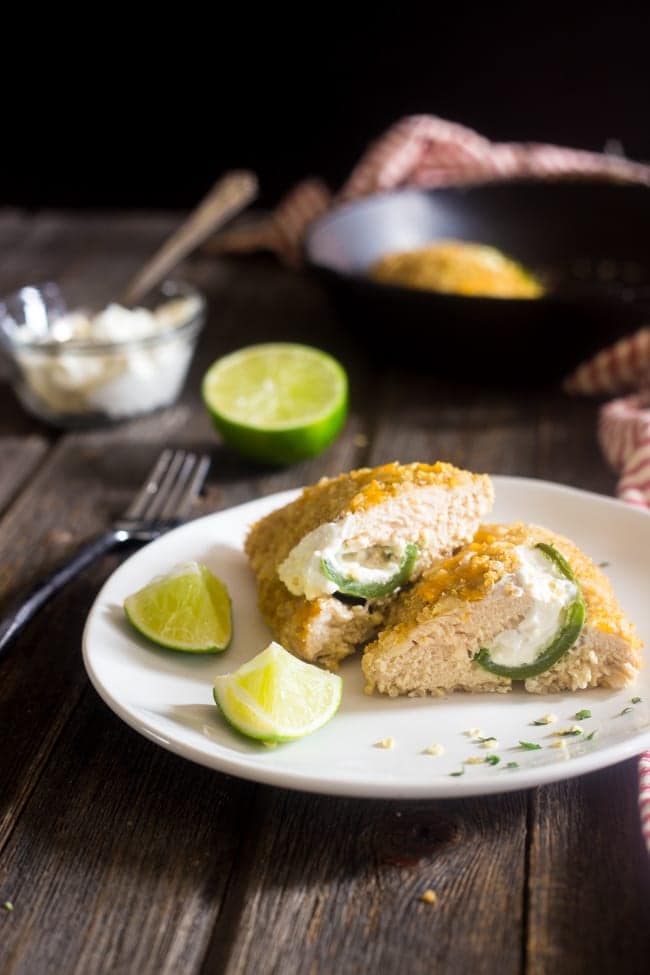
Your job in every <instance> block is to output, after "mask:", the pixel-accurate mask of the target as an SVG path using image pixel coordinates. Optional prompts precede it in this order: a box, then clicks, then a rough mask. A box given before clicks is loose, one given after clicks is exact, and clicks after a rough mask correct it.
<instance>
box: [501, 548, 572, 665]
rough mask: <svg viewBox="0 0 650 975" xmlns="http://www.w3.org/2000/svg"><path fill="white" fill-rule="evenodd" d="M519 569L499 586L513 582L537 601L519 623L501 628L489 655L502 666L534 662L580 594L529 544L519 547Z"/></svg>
mask: <svg viewBox="0 0 650 975" xmlns="http://www.w3.org/2000/svg"><path fill="white" fill-rule="evenodd" d="M516 552H517V555H518V557H519V568H518V569H517V571H516V572H514V573H512V574H511V575H508V576H506V577H505V579H503V580H502V581H501V583H500V585H508V584H509V585H511V586H515V587H517V588H519V589H520V590H521V591H522V593H523V592H526V593H528V594H529V595H530V596H532V598H533V600H534V603H533V606H532V608H531V610H530V611H529V612H528V613H527V614H526V616H525V617H524V618H523V620H522V621H521V623H519V625H518V626H516V627H514V628H512V629H507V630H502V632H501V633H499V634H498V635H497V636H496V637H494V639H493V640H492V641H491V643H490V646H489V648H488V649H489V651H490V658H491V660H492V661H493V663H495V664H499V665H501V666H503V667H521V666H524V665H525V664H531V663H533V662H534V661H535V660H536V658H537V657H538V656H539V653H540V651H541V650H543V649H545V648H546V647H547V646H548V645H549V644H550V643H551V642H552V640H553V639H554V638H555V636H556V634H557V632H558V630H559V629H560V626H561V624H562V619H563V615H564V612H565V610H566V608H567V606H568V605H569V603H571V602H572V601H573V600H574V599H575V598H576V596H577V593H578V587H577V586H576V585H575V583H574V582H572V581H571V580H570V579H567V578H566V576H564V575H562V573H561V572H560V570H559V568H558V567H557V565H556V564H555V562H553V560H552V559H549V558H548V556H546V555H544V553H543V552H542V551H540V549H537V548H531V547H529V546H527V545H519V546H517V548H516Z"/></svg>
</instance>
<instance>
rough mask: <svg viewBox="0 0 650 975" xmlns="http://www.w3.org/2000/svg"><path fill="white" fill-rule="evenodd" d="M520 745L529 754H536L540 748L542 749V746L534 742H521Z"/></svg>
mask: <svg viewBox="0 0 650 975" xmlns="http://www.w3.org/2000/svg"><path fill="white" fill-rule="evenodd" d="M519 744H520V745H521V747H522V748H525V749H526V751H528V752H536V751H537V749H538V748H541V747H542V746H541V745H538V744H537V743H536V742H534V741H520V742H519Z"/></svg>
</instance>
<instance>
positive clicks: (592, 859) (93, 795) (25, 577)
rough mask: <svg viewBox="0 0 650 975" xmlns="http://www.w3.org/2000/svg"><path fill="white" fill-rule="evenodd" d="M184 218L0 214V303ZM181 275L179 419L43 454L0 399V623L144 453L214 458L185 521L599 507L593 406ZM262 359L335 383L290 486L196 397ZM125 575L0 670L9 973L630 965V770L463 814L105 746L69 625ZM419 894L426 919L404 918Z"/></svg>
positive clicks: (104, 509) (248, 270)
mask: <svg viewBox="0 0 650 975" xmlns="http://www.w3.org/2000/svg"><path fill="white" fill-rule="evenodd" d="M176 220H177V216H176V215H174V214H161V215H158V216H156V217H153V218H148V217H147V218H144V217H143V216H142V215H140V214H124V215H121V216H119V217H117V218H112V217H111V218H109V217H108V216H107V215H105V214H87V215H84V216H81V217H75V218H74V219H72V220H71V219H70V218H69V217H67V216H66V215H65V214H45V215H42V216H39V217H37V218H30V219H26V218H25V216H24V215H23V214H21V213H15V212H14V213H10V214H0V248H2V253H3V257H4V258H6V262H5V263H3V266H2V268H0V291H2V292H4V291H6V290H8V289H9V288H10V287H14V286H15V285H16V284H20V283H24V281H25V280H35V277H56V278H57V279H59V280H61V281H63V282H64V283H72V282H75V281H78V280H83V281H85V282H88V283H89V284H90V285H93V282H94V286H95V288H96V293H97V294H100V293H101V289H102V288H103V289H104V292H105V293H106V295H107V296H108V295H109V294H112V293H114V291H115V290H116V289H119V286H120V284H121V282H122V280H125V279H126V278H128V276H129V275H130V273H131V272H132V270H133V269H134V267H136V266H137V264H138V263H139V262H140V261H141V260H143V259H144V257H146V256H147V254H148V253H150V252H151V251H152V250H153V249H154V248H155V246H156V244H157V243H158V242H159V241H160V240H161V239H162V238H163V237H164V236H165V234H166V233H168V231H169V229H170V228H171V227H172V226H173V225H174V223H175V221H176ZM182 274H183V275H184V276H186V277H188V278H189V279H190V280H192V281H193V282H194V283H195V284H196V285H197V286H199V287H200V288H201V289H202V290H204V291H205V292H206V294H207V295H208V298H209V301H210V315H209V318H208V322H207V325H206V328H205V330H204V332H203V334H202V336H201V340H200V343H199V348H198V350H197V355H196V358H195V361H194V363H193V366H192V369H191V372H190V376H189V379H188V383H187V387H186V390H185V393H184V395H183V398H182V400H181V402H180V403H179V404H178V405H177V406H175V407H174V408H172V409H170V410H166V411H163V412H161V413H159V414H156V415H154V416H151V417H147V418H143V419H141V420H138V421H135V422H133V423H130V424H127V425H124V426H122V427H117V428H108V429H105V430H100V431H94V432H89V433H84V434H71V435H66V436H64V437H63V438H62V439H61V441H60V443H59V445H58V446H57V447H56V448H55V449H54V450H52V451H51V452H50V454H49V455H47V456H46V455H45V453H44V450H45V447H44V446H43V449H42V450H41V452H40V453H38V450H39V449H40V448H38V447H37V446H35V445H38V444H41V445H45V444H46V443H47V442H48V440H53V439H54V438H55V437H56V434H55V433H52V432H47V431H45V430H44V428H42V427H41V426H40V425H39V424H38V423H36V422H35V421H31V420H30V419H29V418H27V417H25V416H23V414H22V413H21V412H20V411H19V410H18V408H17V406H16V405H15V403H14V401H13V400H12V399H11V394H10V393H9V391H8V390H7V388H6V386H0V434H2V433H6V434H7V435H8V436H14V437H18V436H19V435H24V436H27V435H28V434H30V433H32V434H35V435H36V436H37V437H39V438H40V439H37V440H33V441H30V440H26V439H20V440H16V441H12V443H14V444H15V449H16V451H17V454H16V456H19V455H20V457H22V458H23V460H19V461H15V462H12V468H13V470H14V472H15V471H16V470H19V469H20V465H21V464H24V465H26V466H25V467H24V468H23V470H24V472H27V471H28V469H30V464H32V461H33V465H34V467H33V468H32V469H35V476H34V477H33V478H31V477H30V476H29V474H27V476H26V477H25V475H24V474H20V473H19V475H18V476H16V474H15V473H14V474H13V475H11V478H10V479H9V480H8V479H7V478H9V475H6V474H5V470H4V469H1V472H0V500H1V499H2V496H3V490H4V491H5V499H6V500H11V498H12V497H13V503H11V505H10V507H9V509H8V513H7V515H6V516H5V518H4V520H3V521H2V522H0V609H1V606H2V602H3V600H4V599H5V598H6V597H7V595H8V594H9V593H10V592H13V591H15V590H16V589H17V588H19V587H20V586H22V585H24V584H27V583H29V582H30V581H31V580H33V579H34V578H36V577H37V576H38V575H39V574H41V573H42V572H43V571H45V570H46V569H47V568H48V567H49V566H51V565H52V564H53V563H54V562H55V561H57V560H58V559H59V558H61V557H63V556H64V555H65V554H66V553H67V552H68V551H69V550H70V549H71V548H72V547H73V546H74V545H76V544H77V543H78V542H79V541H80V540H81V539H82V538H84V537H86V536H87V535H89V534H92V533H93V532H95V531H97V530H99V529H100V528H101V527H103V526H104V525H105V524H106V522H107V520H109V519H110V517H111V516H112V515H114V514H115V513H117V512H119V511H120V510H121V509H122V508H123V507H124V506H125V504H126V503H127V501H128V499H129V498H130V496H131V494H132V492H133V491H134V490H135V489H136V488H137V486H138V485H139V483H140V481H141V479H142V477H143V476H144V474H145V472H146V470H147V469H148V467H149V465H150V464H151V462H152V460H153V458H154V457H155V455H156V454H157V452H158V450H159V448H160V446H161V445H162V444H165V445H168V444H171V445H176V444H178V445H180V446H187V447H192V448H195V449H199V450H208V451H210V452H211V454H212V457H213V470H212V473H211V477H210V482H209V485H208V491H207V493H206V496H205V498H204V499H203V500H202V502H201V505H200V507H199V509H198V513H203V512H205V511H209V510H216V509H217V508H223V507H227V506H229V505H231V504H234V503H237V502H239V501H244V500H248V499H250V498H252V497H256V496H259V495H262V494H267V493H271V492H273V491H276V490H282V489H283V488H286V487H289V486H294V485H298V484H300V483H308V482H311V481H313V480H315V479H316V478H317V477H319V476H321V475H322V474H333V473H337V472H338V471H339V470H343V469H346V468H349V467H352V466H357V465H358V464H360V463H365V462H369V463H373V464H374V463H381V462H384V461H388V460H393V459H400V460H402V461H408V460H416V459H423V460H434V459H439V458H440V459H447V460H451V461H453V462H455V463H458V464H462V465H465V466H469V467H472V468H474V469H481V470H491V471H493V472H497V473H516V474H526V475H533V476H540V477H546V478H548V479H551V480H560V481H564V482H565V483H570V484H576V485H577V486H580V487H585V488H588V489H591V490H602V491H608V492H609V491H611V490H612V488H613V484H614V480H615V478H614V475H613V474H612V473H611V472H610V471H608V470H607V468H606V466H605V465H604V463H603V461H602V459H601V457H600V454H599V451H598V447H597V444H596V440H595V424H596V407H595V405H594V404H592V403H589V402H580V401H573V400H569V399H566V398H564V397H562V396H561V395H560V394H559V393H557V392H556V391H532V390H531V391H527V392H525V393H523V392H521V393H517V392H514V391H511V390H505V389H501V390H499V389H493V390H488V389H477V388H473V387H462V386H457V385H452V384H449V383H446V382H444V381H441V380H438V379H434V378H429V377H423V376H420V377H417V376H412V375H406V374H403V373H401V372H389V373H383V372H382V371H380V370H377V369H376V368H374V367H372V366H371V365H369V364H368V363H366V362H365V357H364V354H363V350H362V349H360V348H359V347H358V346H356V345H355V344H354V343H353V342H351V341H350V339H349V337H348V335H347V334H346V332H345V330H344V329H343V328H342V327H341V326H340V325H339V324H337V322H336V321H335V319H334V318H333V316H332V313H331V310H330V309H329V307H328V305H327V303H326V302H325V301H324V300H323V297H322V295H321V293H320V290H319V287H318V286H317V285H316V284H315V283H314V282H313V281H312V280H311V279H309V278H306V277H304V278H303V277H301V276H296V275H295V274H293V273H292V272H288V271H284V270H281V269H279V268H278V267H277V265H276V264H275V263H274V262H272V261H270V260H260V261H253V262H244V261H238V260H230V261H219V262H215V261H213V260H206V259H205V258H203V257H198V258H197V259H195V260H193V261H191V262H189V263H188V264H187V265H186V266H185V267H184V268H183V269H182ZM269 339H297V340H302V341H309V342H312V343H313V344H317V345H321V346H323V347H325V348H329V349H330V350H331V351H332V352H334V353H335V354H336V355H338V356H339V357H340V358H341V359H342V361H343V362H344V363H345V365H346V367H347V368H348V369H349V371H350V373H351V376H352V379H353V386H352V414H351V418H350V421H349V424H348V427H347V429H346V432H345V435H344V436H343V437H342V438H341V439H340V440H339V441H338V443H337V444H336V445H334V446H333V447H332V448H330V450H329V451H327V452H326V453H325V454H323V455H322V456H321V457H320V458H318V459H317V460H316V461H314V462H311V463H305V464H302V465H297V466H296V467H294V468H290V469H288V470H286V471H269V470H264V469H262V468H259V467H258V466H256V465H254V464H250V463H247V462H244V461H242V460H240V459H238V458H236V457H235V456H233V455H232V454H231V453H230V451H229V450H228V449H227V448H225V447H224V446H223V445H221V444H220V442H219V438H218V437H217V435H216V434H215V432H214V431H213V429H212V427H211V425H210V421H209V419H208V417H207V415H206V413H205V411H204V410H203V408H202V406H201V403H200V395H199V382H200V378H201V376H202V374H203V372H204V371H205V369H206V368H207V365H208V364H209V363H210V362H211V361H212V360H213V359H214V358H216V357H217V356H218V355H220V354H222V353H224V352H227V351H229V350H230V349H232V348H235V347H237V346H240V345H242V344H245V343H249V342H252V341H258V340H269ZM12 404H13V410H14V412H13V414H12ZM358 436H362V437H365V438H367V439H368V441H369V443H368V446H367V447H366V446H364V443H363V440H355V438H356V437H358ZM5 443H9V441H5ZM1 446H2V445H1V443H0V447H1ZM7 456H8V455H7ZM25 457H27V458H29V459H28V460H24V458H25ZM16 465H17V466H16ZM39 465H40V466H39ZM21 478H22V479H23V483H24V487H23V489H22V493H20V494H18V496H17V497H16V491H17V486H18V484H19V482H20V480H21ZM3 485H8V487H7V488H3ZM116 564H117V559H116V558H115V557H111V558H107V559H106V560H104V562H103V563H102V564H101V565H98V566H96V567H95V568H94V569H92V570H91V571H89V572H88V573H87V574H86V575H84V577H83V578H82V579H80V580H78V582H77V583H75V584H74V585H73V586H72V587H71V588H70V589H69V590H68V591H67V592H65V593H62V594H61V595H60V596H59V598H58V599H57V600H56V601H55V602H54V603H53V604H52V605H51V606H50V607H48V608H47V609H46V610H44V611H43V613H42V614H41V616H40V618H39V619H38V620H37V621H35V622H34V624H33V625H32V626H31V627H30V629H29V630H28V631H26V632H25V634H24V635H23V636H22V637H21V638H20V640H19V641H18V642H17V644H16V646H15V647H14V649H13V652H12V654H11V655H10V657H9V658H8V659H7V660H6V661H5V662H4V663H3V674H2V678H3V679H2V681H1V682H0V712H1V713H2V716H3V728H8V729H9V733H8V735H9V740H10V743H11V747H10V748H6V747H5V748H4V749H2V750H0V782H2V789H0V848H2V847H4V851H3V857H2V860H1V861H0V864H1V866H0V902H1V901H3V900H5V899H9V900H12V901H13V902H14V905H15V909H14V911H13V913H11V914H8V913H6V912H5V913H3V914H2V915H1V916H0V923H2V924H3V931H2V936H0V968H2V970H3V971H5V970H7V971H15V972H25V973H29V975H31V973H32V972H40V971H51V970H52V971H53V970H56V971H64V970H65V971H71V972H79V973H82V972H83V973H85V972H90V973H93V972H104V971H111V972H113V971H115V972H131V971H135V970H137V971H142V972H143V973H145V975H146V973H147V972H159V971H161V972H172V971H174V972H175V971H184V972H185V971H187V972H192V971H198V970H201V971H204V972H206V973H207V972H223V971H227V972H248V971H254V970H260V971H264V972H266V971H269V972H271V971H273V972H281V973H283V975H284V972H287V971H311V972H330V971H332V970H340V971H345V972H347V971H350V972H357V971H358V972H364V971H367V970H368V969H369V968H372V969H374V968H380V969H381V970H382V971H385V972H386V973H387V975H389V973H391V972H397V971H399V972H404V971H409V972H411V971H413V972H416V973H417V972H419V971H431V970H437V971H444V972H451V973H456V972H458V973H463V975H464V973H465V972H466V971H474V970H476V971H478V972H489V973H492V972H494V971H500V972H501V971H503V972H504V975H507V973H509V972H519V971H520V970H522V967H524V968H525V969H526V970H528V971H530V972H532V973H534V975H537V973H538V972H539V973H546V972H548V971H550V970H551V968H553V969H554V972H555V973H560V975H561V973H562V972H567V973H568V975H569V973H570V975H572V973H573V972H574V971H577V972H579V971H583V970H585V971H586V970H589V971H608V970H611V969H612V968H613V966H614V964H616V965H617V966H619V965H620V967H621V968H622V969H624V970H625V971H630V972H636V971H641V970H644V971H645V970H647V966H646V968H643V969H642V968H641V967H639V965H640V963H641V962H642V961H643V960H644V959H647V957H649V956H650V945H649V944H648V942H647V939H646V938H645V935H644V931H645V928H644V925H643V921H642V916H641V912H642V911H643V906H644V904H647V897H648V889H647V872H646V871H645V868H646V867H647V861H646V858H645V855H644V851H643V850H642V849H641V847H640V839H639V832H638V816H637V811H636V796H635V771H634V765H633V763H628V764H627V765H625V766H621V767H618V768H616V769H613V770H611V771H609V772H603V773H599V774H597V775H593V776H589V777H586V778H582V779H579V780H575V781H571V782H567V783H563V784H560V785H558V786H550V787H547V788H545V789H540V790H535V791H534V792H533V793H530V794H512V795H510V796H505V797H501V798H498V797H497V798H491V799H485V800H472V801H467V802H462V803H461V802H458V803H455V802H444V803H396V802H391V803H382V802H363V801H353V800H343V799H324V798H321V797H311V796H304V795H297V794H292V793H287V792H283V791H281V790H272V789H267V788H264V787H256V786H251V785H247V784H245V783H238V782H236V781H234V780H229V779H226V778H224V777H222V776H219V775H216V774H214V773H211V772H208V771H205V770H202V769H199V768H197V767H194V766H191V765H189V764H187V763H184V762H182V761H181V760H180V759H177V758H175V757H174V756H170V755H168V754H166V753H164V752H162V751H161V750H160V749H157V748H156V747H155V746H153V745H151V744H150V743H147V742H146V741H144V740H143V739H141V738H139V737H138V736H136V735H135V734H134V733H132V732H130V731H129V730H128V729H126V728H125V727H124V726H122V725H121V724H120V722H119V721H118V720H117V719H116V718H115V717H113V716H112V715H111V714H110V712H108V711H107V709H106V708H104V706H103V705H102V704H101V703H100V702H99V700H98V698H97V697H96V695H95V694H94V692H92V690H90V689H89V688H88V686H87V682H86V679H85V677H84V675H83V672H82V669H81V665H80V661H79V651H78V647H79V640H80V634H81V628H82V623H83V618H84V616H85V614H86V612H87V609H88V608H89V606H90V604H91V602H92V599H93V597H94V594H95V592H96V591H97V588H98V586H99V585H100V584H101V582H102V581H103V579H104V578H105V577H106V575H107V574H108V572H110V571H111V569H112V567H113V566H114V565H116ZM6 740H7V732H6V731H5V741H6ZM576 824H577V826H578V827H579V828H578V829H576ZM603 824H605V828H604V827H603ZM585 837H587V839H585ZM527 851H528V852H527ZM427 887H432V888H433V889H435V890H436V891H437V893H438V896H439V902H438V904H437V905H435V906H430V905H426V904H423V903H421V902H420V901H419V900H418V897H419V895H420V894H421V893H422V891H423V890H424V889H426V888H427ZM621 888H624V893H623V894H622V895H620V891H621ZM612 891H615V892H616V893H615V894H613V893H612ZM572 895H573V897H574V899H575V898H576V897H577V898H579V900H578V910H576V909H575V907H574V909H573V910H572V901H571V898H572ZM613 899H616V906H615V909H612V907H611V903H612V901H613ZM602 905H608V908H607V910H609V911H610V914H609V916H608V917H607V919H606V920H605V921H603V916H602V915H603V913H606V912H605V911H603V910H602ZM576 917H577V918H578V920H577V921H576ZM504 918H505V919H507V923H505V922H504ZM621 931H624V932H625V934H624V935H620V932H621ZM628 932H632V935H631V936H630V934H629V933H628ZM617 933H618V934H619V940H618V944H617V940H616V939H617ZM589 940H590V943H589V945H588V947H585V944H586V942H588V941H589ZM585 961H586V964H583V962H585Z"/></svg>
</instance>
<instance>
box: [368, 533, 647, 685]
mask: <svg viewBox="0 0 650 975" xmlns="http://www.w3.org/2000/svg"><path fill="white" fill-rule="evenodd" d="M538 542H546V543H548V544H551V545H553V546H555V548H556V549H557V550H558V551H559V552H560V553H561V554H562V555H563V556H564V557H565V559H566V560H567V561H568V563H569V564H570V566H571V568H572V570H573V572H574V575H575V576H576V579H577V580H578V582H579V584H580V587H581V590H582V594H583V598H584V601H585V605H586V610H587V613H586V623H585V626H584V628H583V631H582V633H581V635H580V637H579V638H578V640H577V641H576V643H575V644H574V646H573V647H572V648H571V649H570V650H569V651H568V652H567V653H566V654H564V655H563V656H562V657H561V658H560V660H559V661H558V662H557V663H556V664H555V665H554V666H553V667H551V668H549V670H548V671H545V672H544V673H542V674H540V675H538V676H537V677H534V678H529V679H528V680H527V681H526V682H525V686H526V690H528V691H531V692H535V693H544V692H546V691H559V690H578V689H581V688H584V687H596V686H601V685H602V686H607V687H623V686H625V685H626V684H628V683H630V681H631V680H633V679H634V677H635V676H636V673H637V671H638V669H639V668H640V666H641V656H640V652H639V651H640V648H641V645H642V644H641V641H640V640H639V639H638V637H637V635H636V633H635V630H634V627H633V625H632V624H631V623H630V622H629V621H628V619H627V618H626V616H625V614H624V612H623V610H622V608H621V606H620V604H619V602H618V600H617V599H616V596H615V594H614V591H613V589H612V586H611V583H610V582H609V580H608V579H607V577H606V576H605V575H604V574H603V572H602V571H601V570H600V569H599V568H598V567H597V566H596V565H595V564H594V563H593V562H592V560H591V559H590V558H589V557H588V556H587V555H585V553H584V552H582V551H581V550H580V549H579V548H578V547H577V546H576V545H574V544H573V542H571V541H569V540H568V539H567V538H564V537H562V536H560V535H557V534H555V533H554V532H551V531H549V530H547V529H545V528H541V527H539V526H537V525H525V524H522V523H520V522H518V523H515V524H512V525H484V526H482V527H481V528H480V529H479V530H478V532H477V534H476V536H475V538H474V540H473V541H472V542H471V543H470V544H469V545H466V546H464V547H463V548H462V549H461V550H460V551H459V552H457V553H456V554H454V555H453V556H451V557H450V558H447V559H444V560H441V561H440V562H439V563H437V564H436V565H434V566H432V568H431V569H430V570H429V572H427V574H426V575H425V576H424V577H423V578H422V579H421V580H420V581H419V582H417V583H416V584H415V585H414V586H413V587H412V588H410V589H409V590H407V591H404V592H403V593H401V594H400V595H399V596H398V597H397V598H396V599H395V600H394V601H393V603H392V605H391V607H390V610H389V612H388V614H387V621H386V628H385V629H384V630H383V631H382V632H381V634H380V635H379V637H378V638H377V640H375V642H374V643H372V644H370V645H369V646H368V647H367V649H366V653H365V654H364V659H363V669H364V673H365V675H366V678H367V680H368V682H369V684H370V685H371V686H372V687H377V688H378V689H379V690H381V691H384V692H385V693H389V694H401V693H414V694H425V693H439V692H440V690H445V691H447V690H455V689H462V690H507V689H508V688H509V685H510V683H511V682H510V681H509V680H507V679H505V678H498V677H496V676H494V675H491V674H490V673H489V672H487V671H485V670H484V669H483V668H482V667H480V666H479V665H478V664H477V663H475V662H474V661H473V659H472V658H473V656H474V654H475V653H476V652H477V650H478V649H479V647H480V646H481V645H484V643H483V641H484V640H486V639H489V638H490V637H493V636H495V635H496V633H498V632H500V631H501V630H502V629H504V628H506V627H510V626H513V625H517V623H518V620H517V619H515V618H512V616H511V613H512V611H513V609H512V608H511V607H514V605H515V604H514V603H510V601H509V600H508V593H507V591H506V590H505V589H504V588H503V587H501V588H500V589H499V590H495V586H496V584H497V583H498V582H499V581H500V580H501V579H503V578H504V576H506V575H507V574H509V573H510V572H512V570H513V568H514V567H515V565H516V561H517V559H516V554H515V552H514V549H515V547H516V546H518V545H522V544H529V545H534V544H536V543H538ZM522 609H523V611H524V612H527V611H528V609H529V606H527V605H526V604H525V603H524V605H523V607H522ZM520 615H521V613H520ZM521 618H523V617H521Z"/></svg>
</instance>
